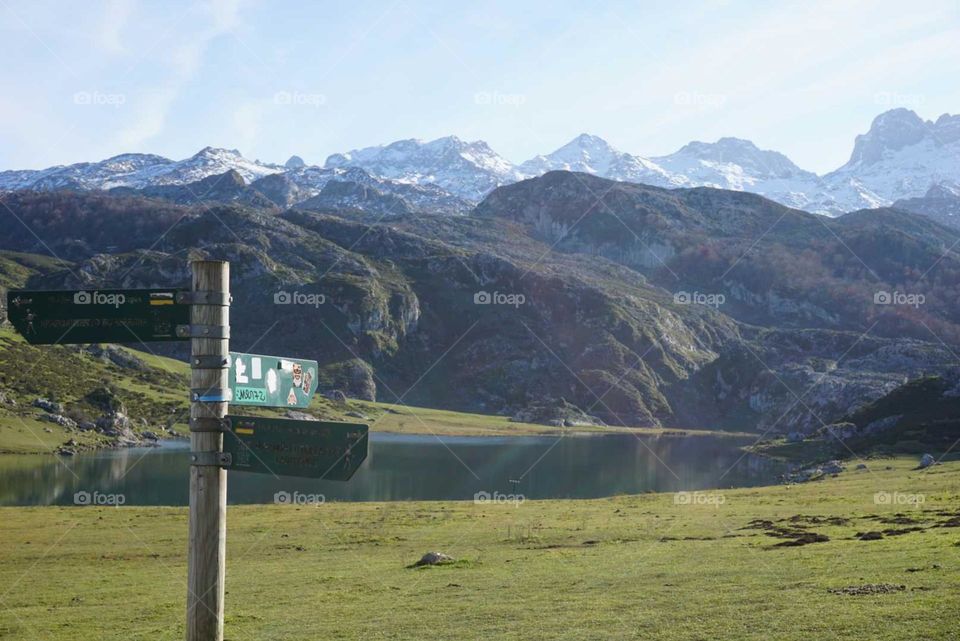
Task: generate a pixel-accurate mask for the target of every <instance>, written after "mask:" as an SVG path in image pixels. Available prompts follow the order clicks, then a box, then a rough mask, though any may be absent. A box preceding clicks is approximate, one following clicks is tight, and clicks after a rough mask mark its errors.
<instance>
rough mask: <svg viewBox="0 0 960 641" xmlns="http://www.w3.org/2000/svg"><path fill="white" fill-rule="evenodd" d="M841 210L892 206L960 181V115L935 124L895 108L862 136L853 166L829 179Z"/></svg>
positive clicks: (876, 120) (846, 166)
mask: <svg viewBox="0 0 960 641" xmlns="http://www.w3.org/2000/svg"><path fill="white" fill-rule="evenodd" d="M823 179H824V182H825V183H826V184H827V189H828V192H829V193H830V196H831V197H832V198H833V199H834V200H835V201H836V203H837V209H838V210H841V211H851V210H853V209H858V208H861V207H870V206H876V205H877V204H880V205H889V204H890V203H892V202H894V201H897V200H902V199H906V198H913V197H919V196H922V195H923V194H924V193H925V192H926V191H927V190H928V189H929V188H930V186H931V185H934V184H937V183H943V182H951V181H952V182H957V181H958V180H960V116H951V115H949V114H944V115H942V116H940V117H939V118H938V119H937V121H936V122H931V121H929V120H923V119H922V118H920V116H918V115H917V114H916V113H914V112H913V111H911V110H909V109H892V110H890V111H886V112H884V113H882V114H880V115H879V116H877V117H876V118H874V119H873V123H872V124H871V125H870V130H869V131H867V133H865V134H861V135H859V136H857V138H856V142H855V144H854V148H853V154H852V155H851V156H850V161H849V162H847V164H845V165H844V166H843V167H841V168H840V169H837V170H836V171H833V172H831V173H829V174H827V175H826V176H824V178H823Z"/></svg>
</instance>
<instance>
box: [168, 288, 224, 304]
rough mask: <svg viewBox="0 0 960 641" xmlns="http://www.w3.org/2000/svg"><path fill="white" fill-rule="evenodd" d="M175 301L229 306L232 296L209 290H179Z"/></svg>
mask: <svg viewBox="0 0 960 641" xmlns="http://www.w3.org/2000/svg"><path fill="white" fill-rule="evenodd" d="M176 302H177V303H179V304H181V305H219V306H221V307H229V306H230V303H231V302H233V296H231V295H230V294H228V293H226V292H211V291H179V292H177V294H176Z"/></svg>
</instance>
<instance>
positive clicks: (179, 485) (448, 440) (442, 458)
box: [0, 433, 784, 505]
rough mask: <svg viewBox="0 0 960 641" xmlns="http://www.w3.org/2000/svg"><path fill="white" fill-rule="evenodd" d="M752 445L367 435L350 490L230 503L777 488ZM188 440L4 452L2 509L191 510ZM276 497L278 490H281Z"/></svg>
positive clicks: (689, 439) (242, 484)
mask: <svg viewBox="0 0 960 641" xmlns="http://www.w3.org/2000/svg"><path fill="white" fill-rule="evenodd" d="M749 442H752V439H744V438H736V437H729V436H719V437H715V436H702V435H686V436H677V435H661V436H651V435H643V436H640V435H636V436H634V435H631V434H610V435H595V436H580V435H577V436H547V437H540V436H538V437H497V438H491V437H442V438H438V437H435V436H411V435H398V434H383V433H371V437H370V454H369V456H368V457H367V460H366V461H365V462H364V464H363V466H362V467H361V468H360V470H359V471H358V472H357V473H356V475H355V476H354V477H353V479H351V480H350V481H349V482H347V483H338V482H330V481H317V480H313V479H300V478H289V477H281V478H276V477H273V476H268V475H262V474H250V473H245V472H231V473H230V475H229V481H228V501H229V502H230V503H231V504H243V503H271V502H274V498H275V495H278V493H284V492H286V493H288V494H289V495H294V493H296V492H298V493H300V495H306V494H314V495H322V496H323V497H324V498H325V500H328V501H398V500H473V499H474V496H475V495H476V494H477V493H479V492H486V493H489V494H491V495H493V494H494V493H496V492H499V493H501V494H515V495H523V496H524V497H525V498H526V499H547V498H594V497H601V496H611V495H615V494H635V493H639V492H647V491H657V492H668V491H680V490H706V489H713V488H726V487H743V486H752V485H767V484H771V483H775V482H776V481H777V479H778V477H779V476H780V474H782V473H783V472H784V466H783V465H782V464H780V463H777V462H775V461H771V460H769V459H766V458H763V457H759V456H755V455H752V454H746V455H745V454H744V452H743V451H742V450H741V449H740V447H741V446H742V445H744V444H747V443H749ZM188 450H189V447H188V444H187V443H186V442H185V441H178V442H174V443H169V444H165V445H164V446H162V447H156V448H131V449H124V450H102V451H97V452H91V453H84V454H80V455H77V456H73V457H63V458H58V457H54V456H41V455H29V456H27V455H3V456H0V505H72V504H74V495H75V494H76V493H78V492H87V493H89V494H91V495H92V494H93V493H95V492H97V493H99V494H100V495H101V496H103V495H108V494H119V495H122V496H123V501H124V503H125V504H126V505H186V504H187V485H188V483H187V472H188V460H187V454H188ZM281 495H282V494H281Z"/></svg>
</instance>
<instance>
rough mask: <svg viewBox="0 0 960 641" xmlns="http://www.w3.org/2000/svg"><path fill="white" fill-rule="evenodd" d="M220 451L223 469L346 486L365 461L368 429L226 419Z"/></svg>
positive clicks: (255, 418) (320, 423)
mask: <svg viewBox="0 0 960 641" xmlns="http://www.w3.org/2000/svg"><path fill="white" fill-rule="evenodd" d="M227 421H228V423H229V426H230V429H229V431H228V432H227V433H226V434H224V437H223V451H224V452H225V453H227V454H229V455H230V462H229V464H228V469H230V470H234V471H237V472H257V473H260V474H275V475H277V476H303V477H308V478H317V479H324V480H327V481H348V480H350V477H352V476H353V474H354V473H355V472H356V471H357V469H358V468H359V467H360V464H361V463H363V461H364V460H365V459H366V458H367V448H368V434H367V432H368V428H367V426H366V425H363V424H360V423H332V422H328V421H299V420H294V419H284V418H268V417H260V416H227Z"/></svg>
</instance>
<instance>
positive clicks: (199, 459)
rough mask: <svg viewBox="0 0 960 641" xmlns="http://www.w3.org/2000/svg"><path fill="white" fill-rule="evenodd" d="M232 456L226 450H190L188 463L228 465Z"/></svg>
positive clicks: (212, 465) (195, 464) (213, 465)
mask: <svg viewBox="0 0 960 641" xmlns="http://www.w3.org/2000/svg"><path fill="white" fill-rule="evenodd" d="M232 463H233V457H232V456H231V455H230V454H228V453H226V452H218V451H216V450H211V451H209V452H191V453H190V465H194V466H198V467H230V465H231V464H232Z"/></svg>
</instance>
